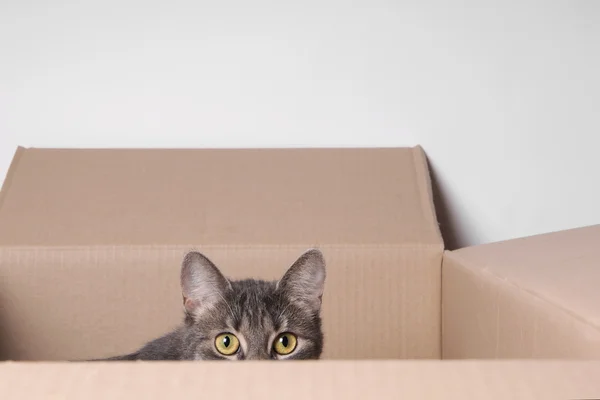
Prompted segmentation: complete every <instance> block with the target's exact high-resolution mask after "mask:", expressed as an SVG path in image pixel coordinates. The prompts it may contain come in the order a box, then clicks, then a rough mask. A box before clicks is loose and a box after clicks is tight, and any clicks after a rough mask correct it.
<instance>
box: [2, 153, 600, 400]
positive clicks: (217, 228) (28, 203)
mask: <svg viewBox="0 0 600 400" xmlns="http://www.w3.org/2000/svg"><path fill="white" fill-rule="evenodd" d="M309 247H319V248H321V249H322V250H323V252H324V254H325V257H326V261H327V266H328V276H327V281H326V287H325V295H324V299H323V319H324V330H325V335H326V344H325V351H324V354H323V360H321V361H318V362H300V363H260V362H258V363H257V362H244V363H218V362H216V363H215V362H200V363H187V362H181V363H168V362H154V363H61V362H59V363H56V362H50V361H60V360H76V359H87V358H96V357H105V356H110V355H115V354H119V353H124V352H129V351H132V350H135V349H136V348H138V347H139V346H140V345H141V344H143V343H144V342H145V341H147V340H150V339H153V338H155V337H157V336H158V335H160V334H162V333H165V332H166V331H168V330H170V329H171V328H173V327H174V326H175V325H176V324H178V323H179V322H180V320H181V318H182V312H181V292H180V288H179V268H180V263H181V259H182V257H183V255H184V254H185V252H186V251H187V250H190V249H192V248H197V249H199V250H201V251H202V252H204V253H205V254H206V255H208V256H209V257H210V258H211V259H213V261H215V262H216V263H217V264H218V265H219V267H220V268H221V269H222V270H223V272H224V273H226V274H227V275H229V276H230V277H232V278H240V277H251V276H253V277H260V278H269V279H277V278H279V277H280V275H281V274H282V273H283V272H284V270H285V269H286V268H287V267H288V266H289V265H290V264H291V263H292V262H293V261H294V260H295V259H296V258H297V257H298V256H299V255H300V253H301V252H303V251H304V250H306V249H307V248H309ZM443 250H444V247H443V242H442V238H441V236H440V232H439V230H438V225H437V220H436V216H435V212H434V207H433V201H432V196H431V188H430V182H429V174H428V169H427V165H426V160H425V156H424V153H423V151H422V149H421V148H420V147H415V148H410V149H409V148H397V149H311V150H308V149H285V150H284V149H270V150H267V149H261V150H258V149H255V150H174V149H173V150H164V149H163V150H132V149H120V150H108V149H107V150H65V149H23V148H20V149H19V150H18V151H17V153H16V155H15V158H14V161H13V163H12V166H11V168H10V171H9V173H8V176H7V178H6V180H5V183H4V187H3V189H2V192H0V277H1V280H0V304H1V305H2V308H1V309H0V359H2V360H15V361H17V362H12V361H4V362H1V363H0V394H2V398H35V399H38V398H61V399H65V398H90V399H99V398H107V399H117V398H132V397H134V396H139V397H140V398H161V399H162V398H165V397H168V396H174V397H176V398H196V397H197V396H200V395H205V396H206V397H210V398H226V397H227V398H231V396H236V397H244V398H261V399H264V398H269V397H282V396H283V397H289V398H297V399H300V398H303V399H304V398H332V397H338V396H343V397H344V398H366V397H368V398H393V399H397V398H400V397H401V398H417V399H426V398H456V399H467V398H472V399H482V398H490V399H492V398H493V399H507V398H511V399H539V398H544V399H547V398H553V397H555V398H593V397H596V398H598V397H600V380H598V379H595V377H596V376H600V361H588V362H586V361H582V360H580V361H566V360H565V361H549V360H545V361H535V362H534V361H517V360H513V361H510V362H500V361H482V360H480V361H446V360H444V361H441V360H440V358H441V356H442V348H441V343H442V335H441V333H442V314H441V311H442V309H441V305H442V287H441V284H442V276H441V275H442V274H441V273H442V270H441V267H442V256H443ZM447 265H450V264H447ZM447 270H448V271H449V270H450V267H448V268H447ZM475 275H476V274H475ZM444 276H445V279H446V280H447V281H446V283H448V277H451V276H452V275H449V274H447V272H446V271H445V275H444ZM457 276H458V275H457ZM458 279H459V278H456V279H454V281H451V282H450V283H451V284H454V285H455V287H456V285H457V283H456V282H457V281H458ZM477 279H478V278H470V279H467V280H466V281H465V283H464V284H465V285H467V286H468V284H471V285H473V286H475V287H478V285H483V284H484V283H483V282H485V280H483V279H479V281H480V282H482V283H478V282H476V281H477ZM452 282H453V283H452ZM450 287H451V286H450ZM449 293H450V291H445V292H444V296H445V301H448V299H447V298H448V296H449ZM469 293H471V292H469ZM469 293H467V292H465V294H457V295H456V296H455V297H456V299H451V300H450V301H448V304H450V306H449V308H448V307H446V306H445V311H446V317H447V316H448V315H452V314H449V313H448V311H449V310H450V312H452V313H454V316H455V318H450V319H448V318H446V319H445V320H444V323H445V325H444V328H445V331H448V332H449V333H450V334H451V336H450V337H452V338H453V339H452V340H450V341H445V342H444V343H445V344H447V345H448V346H453V345H454V346H456V348H457V350H452V349H444V354H446V355H449V356H451V355H453V354H455V355H456V354H458V353H460V352H463V349H464V348H465V345H464V341H463V342H461V341H460V338H458V339H457V337H456V336H457V334H461V331H459V330H457V329H456V328H455V327H456V324H458V323H460V321H462V322H464V323H465V324H467V326H468V324H469V323H471V322H472V321H470V320H469V318H468V316H466V317H465V316H457V314H460V310H459V308H460V307H461V305H460V304H463V305H464V307H465V310H469V308H468V307H469V306H473V305H472V304H470V303H471V302H482V304H486V303H485V301H486V299H485V293H479V292H476V291H472V293H474V294H473V295H471V294H469ZM492 293H494V292H492ZM469 296H471V297H469ZM477 296H479V297H477ZM452 301H454V302H452ZM461 302H462V303H461ZM514 308H515V309H516V310H517V312H518V308H519V306H518V305H514ZM453 327H454V328H453ZM453 329H454V331H453ZM467 334H468V335H471V337H473V340H474V341H475V343H476V344H474V345H473V346H475V348H477V349H479V348H480V347H481V346H484V345H485V340H486V339H481V338H477V336H476V335H474V334H472V333H469V332H467ZM479 343H483V344H482V345H481V346H480V345H479ZM586 345H587V344H586V343H584V344H583V345H582V346H586ZM478 346H479V347H478ZM484 351H485V349H484ZM462 354H467V353H466V352H463V353H462ZM486 354H489V352H488V353H486ZM513 354H516V353H513ZM406 359H412V360H406ZM417 359H421V360H417ZM27 360H29V361H36V362H28V363H25V362H22V361H27ZM5 394H8V396H6V397H5V396H4V395H5Z"/></svg>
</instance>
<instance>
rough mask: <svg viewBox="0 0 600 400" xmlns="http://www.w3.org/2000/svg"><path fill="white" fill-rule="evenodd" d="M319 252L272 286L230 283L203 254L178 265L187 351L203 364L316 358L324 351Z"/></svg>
mask: <svg viewBox="0 0 600 400" xmlns="http://www.w3.org/2000/svg"><path fill="white" fill-rule="evenodd" d="M325 276H326V273H325V260H324V258H323V254H322V253H321V252H320V251H319V250H316V249H311V250H308V251H306V252H305V253H304V254H302V255H301V256H300V257H299V258H298V259H297V260H296V261H295V262H294V263H293V264H292V265H291V266H290V267H289V268H288V269H287V271H286V272H285V273H284V274H283V275H282V277H281V278H280V279H279V280H277V281H273V282H267V281H263V280H255V279H244V280H238V281H235V280H229V279H227V278H226V277H225V276H224V275H223V274H222V273H221V271H220V270H219V269H218V268H217V266H216V265H215V264H214V263H213V262H212V261H211V260H209V259H208V258H207V257H206V256H204V255H203V254H201V253H198V252H195V251H193V252H189V253H188V254H186V256H185V257H184V260H183V263H182V267H181V288H182V293H183V304H184V309H185V313H186V318H185V325H186V332H185V335H186V337H185V343H187V344H186V346H187V349H186V351H187V352H188V353H189V354H191V356H192V358H194V359H201V360H257V359H266V360H287V359H296V360H302V359H318V358H320V356H321V352H322V349H323V333H322V330H321V317H320V313H321V303H322V296H323V290H324V284H325Z"/></svg>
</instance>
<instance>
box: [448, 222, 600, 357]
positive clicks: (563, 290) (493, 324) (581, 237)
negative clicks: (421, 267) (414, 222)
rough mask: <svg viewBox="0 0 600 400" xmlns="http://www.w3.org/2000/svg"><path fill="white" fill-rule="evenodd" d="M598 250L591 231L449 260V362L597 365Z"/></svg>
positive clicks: (597, 232) (598, 228)
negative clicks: (483, 359)
mask: <svg viewBox="0 0 600 400" xmlns="http://www.w3.org/2000/svg"><path fill="white" fill-rule="evenodd" d="M599 244H600V225H594V226H587V227H582V228H576V229H569V230H564V231H559V232H551V233H546V234H540V235H535V236H530V237H524V238H518V239H513V240H506V241H502V242H496V243H489V244H484V245H478V246H473V247H468V248H464V249H460V250H455V251H452V252H446V254H445V255H444V266H443V275H444V278H443V285H444V286H443V293H444V294H443V296H444V298H443V302H444V305H443V308H444V339H443V340H444V354H445V355H446V356H449V357H454V356H456V357H458V356H461V357H462V356H464V357H474V356H477V357H479V356H493V357H576V358H580V357H584V358H589V357H593V358H595V357H598V355H600V307H598V305H599V304H600V291H599V290H598V287H599V285H600V268H598V265H599V264H598V255H597V253H596V252H597V251H598V250H597V248H598V245H599ZM467 318H468V321H467Z"/></svg>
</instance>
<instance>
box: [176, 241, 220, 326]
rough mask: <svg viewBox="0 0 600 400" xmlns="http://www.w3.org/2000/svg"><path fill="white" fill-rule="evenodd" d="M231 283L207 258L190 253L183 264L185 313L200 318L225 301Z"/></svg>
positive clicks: (182, 287) (182, 289)
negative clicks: (205, 312) (203, 313)
mask: <svg viewBox="0 0 600 400" xmlns="http://www.w3.org/2000/svg"><path fill="white" fill-rule="evenodd" d="M228 290H231V283H230V282H229V281H228V280H227V278H225V277H224V276H223V274H221V272H220V271H219V269H218V268H217V267H216V266H215V264H213V262H212V261H210V260H209V259H208V258H207V257H206V256H204V255H203V254H202V253H199V252H197V251H190V252H189V253H187V254H186V255H185V257H184V258H183V262H182V264H181V291H182V294H183V305H184V307H185V311H186V312H187V313H188V314H190V315H192V316H198V315H200V314H201V313H202V312H203V311H206V310H208V309H210V308H212V307H213V306H214V305H215V304H216V303H217V302H219V301H222V300H223V294H224V293H225V292H226V291H228Z"/></svg>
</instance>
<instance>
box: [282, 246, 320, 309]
mask: <svg viewBox="0 0 600 400" xmlns="http://www.w3.org/2000/svg"><path fill="white" fill-rule="evenodd" d="M325 277H326V272H325V258H324V257H323V253H321V251H320V250H318V249H310V250H308V251H306V252H305V253H304V254H302V255H301V256H300V257H299V258H298V259H297V260H296V261H295V262H294V264H293V265H292V266H291V267H290V268H289V269H288V270H287V272H286V273H285V275H283V277H282V278H281V280H279V282H277V290H278V291H280V292H281V293H283V294H284V295H285V296H286V297H287V298H288V299H289V300H290V301H292V302H296V303H299V304H300V305H302V306H305V307H308V308H309V309H310V310H311V311H312V312H318V311H319V310H320V309H321V303H322V299H323V291H324V288H325Z"/></svg>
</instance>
